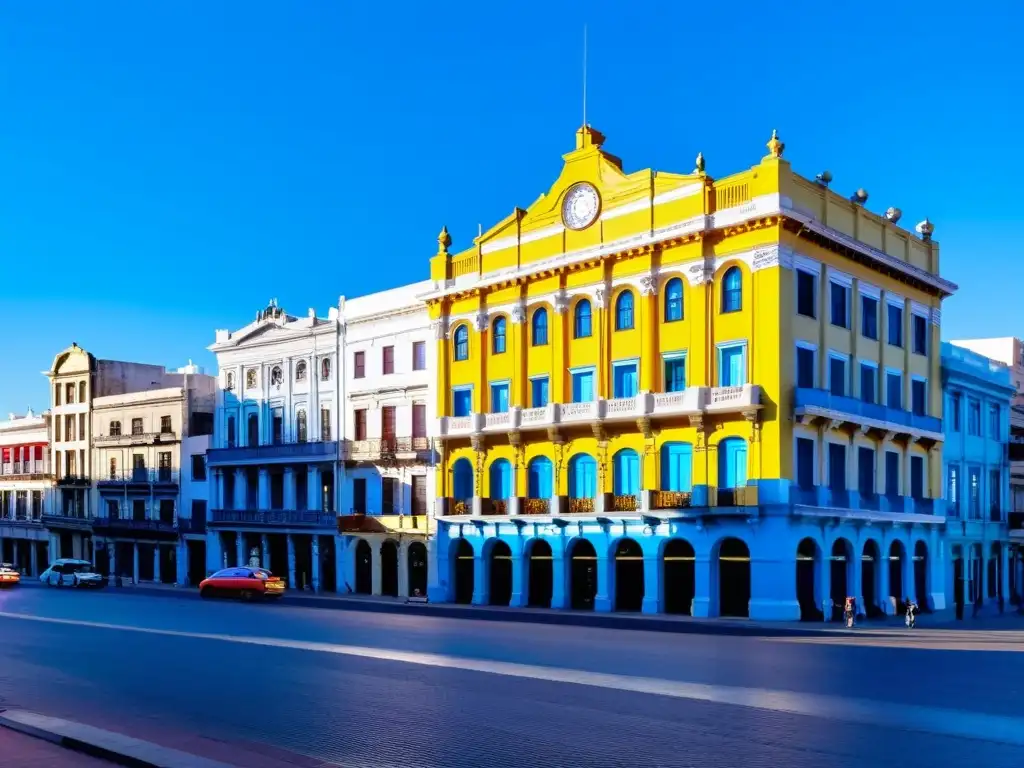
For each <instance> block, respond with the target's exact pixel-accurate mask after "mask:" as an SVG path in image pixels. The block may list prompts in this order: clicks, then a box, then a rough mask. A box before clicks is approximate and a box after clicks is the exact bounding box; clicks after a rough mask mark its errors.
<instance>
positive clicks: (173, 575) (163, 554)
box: [158, 546, 178, 584]
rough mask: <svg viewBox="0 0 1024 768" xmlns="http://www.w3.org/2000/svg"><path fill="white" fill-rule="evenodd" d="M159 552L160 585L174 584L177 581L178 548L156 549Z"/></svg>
mask: <svg viewBox="0 0 1024 768" xmlns="http://www.w3.org/2000/svg"><path fill="white" fill-rule="evenodd" d="M158 549H159V552H160V555H159V557H160V583H161V584H174V583H175V582H176V581H177V580H178V548H177V547H173V546H172V547H158Z"/></svg>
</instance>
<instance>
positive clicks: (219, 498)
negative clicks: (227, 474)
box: [210, 469, 225, 509]
mask: <svg viewBox="0 0 1024 768" xmlns="http://www.w3.org/2000/svg"><path fill="white" fill-rule="evenodd" d="M211 479H212V485H213V493H211V494H210V500H211V501H212V502H213V507H214V508H215V509H224V507H225V504H224V472H223V471H222V470H220V469H215V470H213V473H212V476H211Z"/></svg>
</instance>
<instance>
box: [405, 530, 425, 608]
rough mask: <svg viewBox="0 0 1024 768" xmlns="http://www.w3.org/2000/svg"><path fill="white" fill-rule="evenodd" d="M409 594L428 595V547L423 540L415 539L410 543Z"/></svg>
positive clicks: (412, 595) (416, 595)
mask: <svg viewBox="0 0 1024 768" xmlns="http://www.w3.org/2000/svg"><path fill="white" fill-rule="evenodd" d="M408 558H409V596H410V597H426V595H427V548H426V547H425V546H424V545H423V542H420V541H414V542H413V543H412V544H410V545H409V552H408Z"/></svg>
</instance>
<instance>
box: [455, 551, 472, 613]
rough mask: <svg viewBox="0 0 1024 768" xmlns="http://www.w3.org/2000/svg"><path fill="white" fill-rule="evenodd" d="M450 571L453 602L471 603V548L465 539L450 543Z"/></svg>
mask: <svg viewBox="0 0 1024 768" xmlns="http://www.w3.org/2000/svg"><path fill="white" fill-rule="evenodd" d="M452 559H453V562H452V569H453V570H454V573H453V574H452V576H453V581H454V584H455V602H456V603H464V604H469V603H471V602H473V575H474V574H473V547H472V546H471V545H470V543H469V542H468V541H466V540H465V539H457V540H456V541H455V542H453V543H452Z"/></svg>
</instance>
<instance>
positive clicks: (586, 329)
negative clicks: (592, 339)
mask: <svg viewBox="0 0 1024 768" xmlns="http://www.w3.org/2000/svg"><path fill="white" fill-rule="evenodd" d="M588 336H590V302H589V301H588V300H587V299H582V300H580V302H579V303H578V304H577V305H576V311H575V313H574V315H573V324H572V337H573V338H574V339H585V338H587V337H588Z"/></svg>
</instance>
